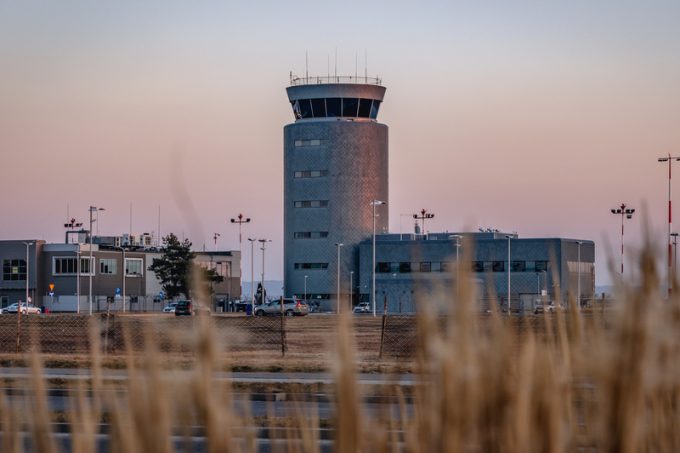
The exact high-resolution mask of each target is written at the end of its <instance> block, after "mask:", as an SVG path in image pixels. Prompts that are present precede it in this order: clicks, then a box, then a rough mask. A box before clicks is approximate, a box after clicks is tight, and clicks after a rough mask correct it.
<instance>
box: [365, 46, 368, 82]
mask: <svg viewBox="0 0 680 453" xmlns="http://www.w3.org/2000/svg"><path fill="white" fill-rule="evenodd" d="M364 82H366V83H368V51H367V50H366V49H364Z"/></svg>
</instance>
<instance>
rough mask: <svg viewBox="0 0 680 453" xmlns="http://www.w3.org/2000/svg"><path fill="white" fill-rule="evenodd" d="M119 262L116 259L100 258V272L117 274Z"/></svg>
mask: <svg viewBox="0 0 680 453" xmlns="http://www.w3.org/2000/svg"><path fill="white" fill-rule="evenodd" d="M116 268H117V263H116V260H114V259H110V258H107V259H100V260H99V273H100V274H106V275H115V274H116Z"/></svg>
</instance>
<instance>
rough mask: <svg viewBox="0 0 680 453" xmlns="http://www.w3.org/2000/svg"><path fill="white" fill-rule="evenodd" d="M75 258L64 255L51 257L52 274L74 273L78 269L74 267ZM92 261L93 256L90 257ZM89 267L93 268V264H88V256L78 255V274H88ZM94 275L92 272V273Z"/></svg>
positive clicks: (93, 260) (93, 259)
mask: <svg viewBox="0 0 680 453" xmlns="http://www.w3.org/2000/svg"><path fill="white" fill-rule="evenodd" d="M76 262H77V258H75V257H66V256H55V257H53V258H52V275H76V274H77V273H78V269H77V267H76ZM92 262H93V263H94V262H95V258H94V257H92ZM90 269H93V270H94V266H90V257H89V256H81V257H80V275H90ZM92 275H94V274H92Z"/></svg>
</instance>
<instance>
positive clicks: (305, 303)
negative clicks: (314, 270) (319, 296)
mask: <svg viewBox="0 0 680 453" xmlns="http://www.w3.org/2000/svg"><path fill="white" fill-rule="evenodd" d="M307 277H309V275H305V304H306V303H307Z"/></svg>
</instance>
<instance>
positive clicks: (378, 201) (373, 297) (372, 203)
mask: <svg viewBox="0 0 680 453" xmlns="http://www.w3.org/2000/svg"><path fill="white" fill-rule="evenodd" d="M381 204H387V202H385V201H381V200H372V201H371V206H372V207H373V268H372V276H373V277H372V281H373V286H372V287H371V299H372V300H373V316H374V317H375V316H376V314H375V207H376V206H378V205H381Z"/></svg>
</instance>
